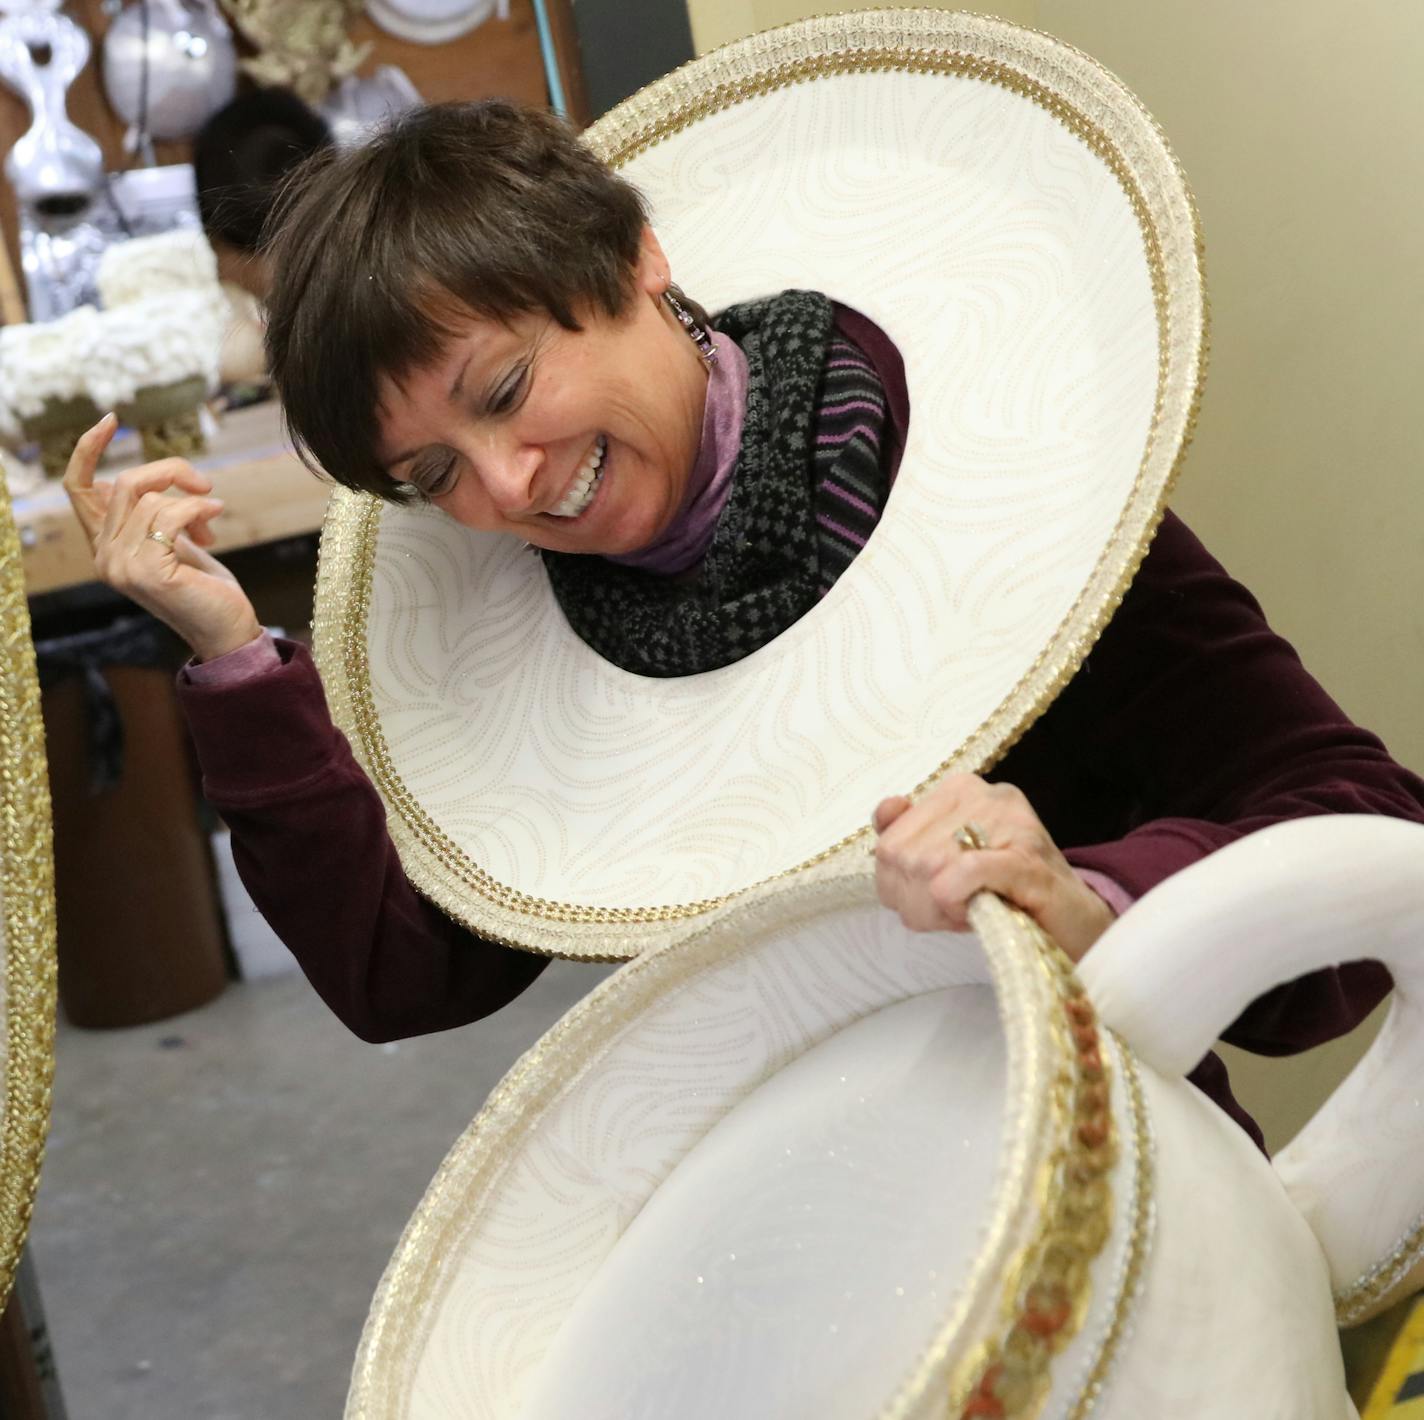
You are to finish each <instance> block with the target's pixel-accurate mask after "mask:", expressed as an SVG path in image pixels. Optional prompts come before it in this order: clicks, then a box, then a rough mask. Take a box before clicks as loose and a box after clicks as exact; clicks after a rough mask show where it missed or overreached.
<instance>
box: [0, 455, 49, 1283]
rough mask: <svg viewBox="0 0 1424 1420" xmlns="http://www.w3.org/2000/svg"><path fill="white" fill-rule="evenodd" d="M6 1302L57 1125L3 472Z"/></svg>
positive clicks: (40, 736) (1, 1212)
mask: <svg viewBox="0 0 1424 1420" xmlns="http://www.w3.org/2000/svg"><path fill="white" fill-rule="evenodd" d="M0 947H3V963H0V987H2V988H3V995H4V1023H5V1024H4V1039H3V1042H0V1065H3V1074H4V1080H3V1104H0V1109H3V1113H0V1308H3V1306H4V1304H5V1300H6V1299H7V1298H8V1297H9V1295H10V1288H11V1286H12V1285H13V1283H14V1280H15V1269H16V1267H17V1266H18V1265H19V1261H20V1253H21V1251H22V1249H23V1248H24V1245H25V1236H26V1234H27V1233H28V1232H29V1226H30V1214H31V1212H32V1210H33V1208H34V1201H35V1189H36V1188H37V1187H38V1186H39V1177H40V1164H41V1162H42V1160H43V1158H44V1148H45V1136H46V1134H47V1133H48V1132H49V1110H50V1090H51V1087H52V1085H53V1082H54V1017H55V991H56V965H55V961H56V959H55V918H54V855H53V849H52V840H51V832H50V799H49V777H48V773H47V769H46V763H45V741H44V723H43V721H42V720H41V718H40V689H39V680H38V678H37V676H36V674H35V649H34V645H33V643H32V642H31V640H30V616H29V606H28V604H27V603H26V601H25V574H24V566H23V563H22V561H21V556H20V540H19V537H18V536H17V534H16V531H15V522H14V518H13V517H12V515H11V511H10V494H9V490H8V489H7V488H6V487H5V485H4V481H3V479H0Z"/></svg>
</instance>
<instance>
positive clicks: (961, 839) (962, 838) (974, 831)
mask: <svg viewBox="0 0 1424 1420" xmlns="http://www.w3.org/2000/svg"><path fill="white" fill-rule="evenodd" d="M954 841H955V842H956V843H957V844H959V846H960V847H961V848H962V849H963V850H964V851H965V852H966V853H974V852H977V851H978V850H980V849H983V848H987V847H988V846H989V836H988V834H986V833H985V832H984V830H983V829H982V828H980V826H979V825H978V824H977V823H962V824H960V826H959V827H958V828H956V829H955V830H954Z"/></svg>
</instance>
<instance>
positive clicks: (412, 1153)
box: [31, 962, 608, 1420]
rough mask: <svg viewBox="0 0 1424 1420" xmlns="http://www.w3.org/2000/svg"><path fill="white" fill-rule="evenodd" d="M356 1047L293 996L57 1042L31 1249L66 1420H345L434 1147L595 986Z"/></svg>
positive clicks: (269, 990)
mask: <svg viewBox="0 0 1424 1420" xmlns="http://www.w3.org/2000/svg"><path fill="white" fill-rule="evenodd" d="M607 970H608V968H604V967H587V966H575V965H573V964H571V963H566V962H556V963H554V964H553V965H552V966H551V967H550V968H549V969H548V970H547V971H546V972H545V973H544V975H543V976H542V977H541V978H540V979H539V980H538V981H537V982H536V983H535V984H534V986H533V987H532V988H531V989H530V990H529V991H528V992H526V993H525V995H524V996H523V997H522V998H521V999H519V1000H518V1001H516V1002H514V1003H513V1004H512V1005H510V1006H508V1007H506V1008H505V1010H503V1011H501V1012H500V1013H499V1014H498V1015H496V1016H494V1017H492V1018H491V1019H489V1020H487V1021H482V1022H479V1023H477V1024H476V1025H474V1026H469V1027H466V1028H465V1029H463V1030H459V1031H453V1032H450V1033H447V1034H445V1035H440V1036H430V1037H425V1038H423V1039H420V1040H415V1041H406V1042H402V1043H400V1044H399V1045H389V1046H373V1045H364V1044H362V1043H361V1042H360V1041H358V1040H356V1039H355V1038H354V1037H353V1036H351V1035H349V1034H348V1033H347V1032H346V1030H345V1029H344V1028H343V1027H342V1026H341V1025H340V1024H339V1023H338V1022H337V1021H336V1019H335V1018H334V1017H333V1016H332V1015H331V1014H330V1013H329V1012H328V1011H327V1009H326V1007H325V1006H323V1005H322V1004H321V1002H320V1001H319V1000H318V999H317V998H316V996H315V995H314V994H313V992H312V991H311V988H310V987H309V986H308V985H307V984H306V982H305V980H304V979H302V978H301V977H300V976H294V975H285V976H280V977H277V978H273V979H268V980H263V981H256V982H246V983H242V984H238V985H234V986H231V987H230V988H229V989H228V990H227V991H226V992H225V993H224V995H223V996H222V997H220V998H219V999H218V1000H217V1001H216V1002H214V1003H213V1004H211V1005H209V1006H207V1007H204V1008H203V1009H202V1010H200V1011H195V1012H193V1013H191V1014H189V1015H186V1016H181V1017H177V1018H175V1019H173V1020H170V1021H165V1022H163V1023H161V1024H159V1025H155V1026H145V1027H141V1028H138V1029H134V1030H128V1031H111V1032H100V1033H91V1032H85V1031H77V1030H74V1029H65V1028H63V1027H61V1032H60V1039H59V1046H58V1068H57V1075H56V1081H55V1103H54V1123H53V1130H52V1133H51V1135H50V1143H49V1151H48V1155H47V1158H46V1162H45V1166H44V1173H43V1176H42V1179H41V1184H40V1192H39V1200H38V1203H37V1206H36V1210H35V1217H34V1224H33V1228H32V1232H31V1248H32V1252H33V1256H34V1260H35V1262H36V1265H37V1268H38V1272H39V1281H40V1288H41V1291H42V1295H43V1300H44V1307H45V1311H46V1314H47V1318H48V1321H49V1329H50V1336H51V1339H52V1342H53V1349H54V1355H55V1360H56V1362H57V1365H58V1369H59V1378H60V1383H61V1386H62V1388H63V1393H64V1399H65V1403H66V1406H67V1409H68V1413H69V1420H325V1417H337V1416H339V1415H340V1414H341V1410H342V1406H343V1403H344V1400H345V1396H346V1384H347V1378H348V1375H349V1372H350V1367H351V1362H352V1359H353V1357H354V1355H355V1351H356V1343H357V1340H358V1338H359V1336H360V1332H361V1326H362V1323H363V1321H364V1319H365V1315H366V1308H367V1305H368V1304H369V1302H370V1299H371V1295H372V1293H373V1292H374V1290H375V1286H376V1283H377V1281H378V1279H379V1277H380V1275H381V1271H382V1269H383V1267H384V1266H385V1264H386V1261H387V1259H388V1258H389V1257H390V1254H391V1252H392V1250H393V1248H394V1246H395V1243H396V1240H397V1238H398V1237H399V1235H400V1231H401V1229H402V1227H403V1226H404V1225H405V1222H406V1220H407V1218H408V1217H409V1216H410V1213H411V1211H412V1210H413V1209H414V1208H415V1206H416V1204H417V1202H418V1201H419V1199H420V1197H421V1194H422V1192H423V1191H424V1189H425V1186H426V1184H427V1183H428V1182H429V1180H430V1178H431V1176H432V1175H433V1174H434V1172H435V1169H436V1167H437V1166H438V1164H439V1163H440V1160H441V1158H442V1157H443V1156H444V1154H445V1152H446V1150H447V1149H448V1148H449V1147H450V1145H451V1144H452V1143H453V1142H454V1141H455V1138H456V1136H457V1135H458V1134H459V1133H460V1132H461V1130H463V1129H464V1127H465V1126H466V1125H467V1124H468V1123H469V1121H470V1119H471V1118H472V1117H473V1116H474V1114H475V1112H476V1111H477V1110H478V1109H479V1107H480V1105H481V1103H482V1102H483V1100H484V1098H485V1096H486V1095H487V1094H488V1093H489V1091H490V1089H491V1087H492V1086H493V1085H494V1084H495V1083H496V1082H497V1081H498V1080H499V1078H500V1077H501V1076H502V1075H503V1074H504V1072H505V1071H506V1070H507V1069H508V1068H509V1066H510V1065H511V1064H512V1063H513V1061H514V1059H515V1058H516V1056H518V1055H519V1054H520V1052H521V1051H523V1050H524V1049H526V1048H527V1047H528V1046H529V1045H530V1044H532V1043H533V1041H534V1040H535V1039H537V1038H538V1036H539V1035H541V1034H542V1033H543V1032H544V1031H545V1030H546V1029H547V1028H548V1027H549V1026H550V1025H552V1024H553V1022H554V1021H555V1020H557V1019H558V1017H559V1016H560V1015H562V1014H563V1012H564V1011H565V1010H566V1009H567V1008H568V1007H569V1006H570V1005H572V1004H573V1002H574V1001H576V1000H578V999H579V998H580V997H581V996H582V995H584V994H585V993H586V992H587V991H589V990H590V989H592V987H593V986H594V985H595V984H596V982H597V981H598V980H599V979H601V977H602V976H603V975H604V974H605V973H606V972H607Z"/></svg>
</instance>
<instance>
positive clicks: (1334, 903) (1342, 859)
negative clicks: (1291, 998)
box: [1080, 815, 1424, 1289]
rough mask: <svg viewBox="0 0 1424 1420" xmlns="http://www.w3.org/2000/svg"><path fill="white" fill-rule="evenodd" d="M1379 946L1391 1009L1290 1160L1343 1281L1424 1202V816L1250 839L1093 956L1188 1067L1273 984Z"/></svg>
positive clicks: (1178, 880)
mask: <svg viewBox="0 0 1424 1420" xmlns="http://www.w3.org/2000/svg"><path fill="white" fill-rule="evenodd" d="M1366 957H1369V958H1376V959H1379V960H1382V961H1383V962H1384V963H1385V964H1386V965H1387V966H1388V967H1389V968H1390V971H1391V972H1392V973H1393V974H1394V978H1395V982H1396V995H1395V1004H1394V1006H1393V1007H1392V1009H1391V1015H1390V1018H1389V1020H1388V1021H1387V1022H1386V1026H1385V1029H1384V1030H1383V1031H1382V1032H1381V1033H1380V1036H1379V1037H1378V1038H1377V1039H1376V1041H1375V1043H1374V1045H1373V1046H1372V1047H1371V1049H1370V1052H1369V1053H1368V1054H1367V1055H1366V1057H1365V1058H1364V1060H1362V1061H1361V1062H1360V1064H1359V1065H1358V1066H1357V1067H1356V1069H1355V1070H1354V1072H1353V1073H1352V1074H1351V1075H1350V1077H1349V1078H1348V1079H1347V1080H1346V1081H1345V1083H1344V1084H1343V1085H1342V1086H1341V1087H1340V1089H1339V1090H1337V1092H1336V1093H1335V1095H1334V1096H1332V1097H1331V1099H1330V1100H1328V1101H1327V1102H1326V1104H1325V1105H1324V1107H1323V1108H1322V1109H1321V1111H1320V1112H1319V1114H1318V1115H1317V1116H1316V1118H1315V1119H1313V1120H1312V1121H1311V1122H1310V1124H1309V1125H1307V1126H1306V1128H1305V1129H1304V1130H1303V1131H1302V1132H1301V1134H1300V1135H1299V1136H1298V1138H1297V1139H1296V1140H1295V1141H1293V1142H1292V1143H1291V1145H1290V1146H1289V1147H1288V1148H1286V1149H1285V1150H1283V1151H1282V1152H1281V1154H1280V1156H1279V1157H1278V1159H1277V1168H1278V1170H1279V1172H1280V1175H1281V1177H1282V1179H1283V1180H1285V1182H1286V1184H1287V1186H1288V1188H1289V1190H1290V1196H1291V1198H1292V1200H1293V1202H1294V1204H1295V1206H1296V1207H1298V1208H1299V1209H1300V1210H1301V1211H1302V1212H1303V1213H1304V1215H1305V1216H1306V1217H1307V1218H1308V1219H1309V1220H1310V1223H1311V1225H1312V1227H1313V1228H1314V1229H1315V1232H1316V1234H1317V1236H1318V1237H1319V1239H1320V1241H1321V1243H1322V1245H1323V1246H1324V1248H1325V1251H1326V1254H1327V1256H1328V1257H1329V1260H1330V1267H1331V1275H1332V1279H1333V1282H1334V1285H1335V1286H1336V1288H1337V1289H1343V1288H1347V1287H1349V1286H1351V1285H1353V1284H1354V1283H1355V1282H1357V1281H1358V1280H1359V1279H1360V1278H1361V1277H1362V1276H1363V1275H1364V1274H1365V1273H1367V1272H1368V1271H1369V1270H1370V1269H1371V1268H1372V1267H1373V1266H1374V1265H1375V1264H1376V1263H1377V1262H1379V1261H1380V1260H1381V1259H1383V1258H1384V1257H1386V1256H1387V1255H1388V1254H1390V1253H1391V1252H1392V1251H1393V1250H1394V1248H1395V1247H1396V1246H1397V1244H1398V1243H1399V1242H1400V1240H1401V1239H1403V1238H1404V1237H1406V1236H1407V1235H1408V1234H1409V1233H1410V1232H1411V1230H1412V1229H1414V1228H1416V1227H1417V1226H1418V1224H1419V1222H1420V1218H1421V1212H1424V1087H1421V1082H1424V1019H1421V1009H1422V1008H1424V826H1421V825H1419V824H1414V823H1406V822H1403V821H1401V820H1397V819H1388V818H1376V817H1366V816H1358V815H1333V816H1329V817H1322V818H1314V819H1302V820H1298V821H1296V822H1293V823H1287V824H1281V825H1279V826H1277V827H1275V828H1271V829H1268V830H1265V831H1263V832H1261V833H1257V834H1253V835H1251V836H1250V837H1249V838H1245V839H1242V840H1240V841H1238V842H1237V843H1234V844H1232V845H1230V846H1229V847H1227V848H1224V849H1222V850H1220V851H1219V852H1217V853H1214V854H1212V855H1211V856H1210V857H1208V858H1205V859H1203V860H1202V861H1201V862H1199V863H1197V864H1194V865H1193V866H1192V867H1191V868H1188V869H1187V870H1186V871H1184V872H1181V873H1178V874H1177V875H1176V876H1175V877H1172V878H1169V879H1168V880H1167V881H1166V882H1165V883H1163V884H1162V885H1161V886H1160V887H1158V888H1156V889H1155V890H1154V891H1152V892H1151V893H1149V894H1147V896H1146V897H1144V898H1143V899H1142V900H1141V901H1140V902H1138V903H1136V904H1135V905H1134V906H1133V907H1132V909H1131V910H1130V911H1129V912H1127V913H1126V914H1125V915H1124V916H1123V917H1122V918H1120V919H1119V920H1118V922H1116V923H1115V924H1114V925H1113V927H1112V928H1111V929H1110V930H1109V931H1108V932H1107V933H1105V934H1104V935H1103V937H1102V939H1101V940H1100V941H1099V942H1098V943H1097V945H1096V946H1094V948H1093V950H1092V951H1091V952H1089V953H1088V955H1087V957H1086V958H1085V959H1084V961H1083V963H1082V965H1081V967H1080V975H1081V976H1082V979H1083V982H1084V984H1085V985H1086V986H1087V988H1088V990H1089V991H1090V993H1091V994H1092V996H1093V999H1094V1000H1095V1001H1096V1003H1097V1005H1098V1008H1099V1010H1100V1011H1101V1012H1102V1014H1103V1017H1104V1019H1105V1020H1107V1021H1108V1022H1109V1023H1110V1024H1112V1025H1113V1026H1114V1027H1115V1028H1116V1029H1117V1030H1119V1031H1121V1032H1122V1034H1123V1035H1124V1036H1125V1037H1126V1038H1127V1040H1128V1041H1129V1043H1130V1044H1131V1045H1132V1047H1133V1049H1134V1050H1135V1051H1136V1052H1137V1054H1138V1055H1139V1056H1140V1057H1142V1058H1143V1059H1146V1060H1150V1061H1151V1062H1152V1063H1153V1064H1155V1065H1156V1066H1157V1068H1158V1069H1159V1070H1161V1071H1162V1072H1164V1073H1173V1074H1175V1073H1182V1072H1185V1071H1186V1070H1188V1069H1190V1068H1191V1066H1192V1065H1194V1064H1195V1063H1196V1061H1197V1060H1199V1059H1200V1058H1201V1056H1202V1055H1203V1054H1204V1053H1205V1052H1206V1051H1207V1050H1208V1049H1209V1048H1210V1046H1211V1044H1212V1042H1213V1041H1214V1040H1215V1039H1216V1037H1217V1035H1218V1034H1219V1033H1220V1031H1221V1030H1223V1029H1224V1028H1225V1027H1226V1026H1227V1025H1228V1024H1229V1023H1230V1022H1231V1021H1232V1020H1234V1019H1235V1017H1236V1016H1237V1015H1238V1014H1239V1013H1240V1011H1241V1010H1242V1008H1243V1007H1245V1006H1246V1005H1247V1003H1249V1002H1250V1001H1252V1000H1254V999H1255V998H1256V997H1257V996H1259V995H1261V994H1262V993H1263V992H1265V991H1266V990H1268V989H1269V988H1271V987H1273V986H1275V985H1277V984H1279V983H1281V982H1285V981H1290V980H1293V979H1294V978H1296V977H1298V976H1301V975H1303V974H1304V973H1306V972H1309V971H1314V970H1317V969H1319V968H1321V967H1326V966H1332V965H1335V964H1336V963H1339V962H1345V961H1355V960H1359V959H1361V958H1366Z"/></svg>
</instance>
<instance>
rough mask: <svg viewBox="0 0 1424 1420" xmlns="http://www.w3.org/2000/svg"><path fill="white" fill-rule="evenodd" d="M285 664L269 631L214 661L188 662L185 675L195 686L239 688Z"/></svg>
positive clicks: (184, 671) (184, 669) (184, 670)
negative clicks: (242, 684) (246, 682)
mask: <svg viewBox="0 0 1424 1420" xmlns="http://www.w3.org/2000/svg"><path fill="white" fill-rule="evenodd" d="M281 664H282V657H281V656H280V655H279V654H278V651H277V645H276V642H274V641H273V640H272V636H271V633H270V632H267V631H264V632H263V633H262V634H261V635H260V636H254V637H253V638H252V640H251V641H249V642H248V643H247V645H245V646H239V647H238V648H237V650H235V651H229V652H228V653H227V655H225V656H218V657H216V658H215V659H214V660H211V661H196V660H195V661H189V662H188V664H187V665H186V666H184V667H183V674H184V675H185V676H186V677H187V678H188V679H189V680H190V681H192V682H193V683H194V684H195V685H240V684H241V683H242V682H243V681H245V680H253V679H255V678H256V677H257V676H260V675H263V674H264V673H265V672H267V671H270V670H272V669H273V668H274V667H276V666H280V665H281Z"/></svg>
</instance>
